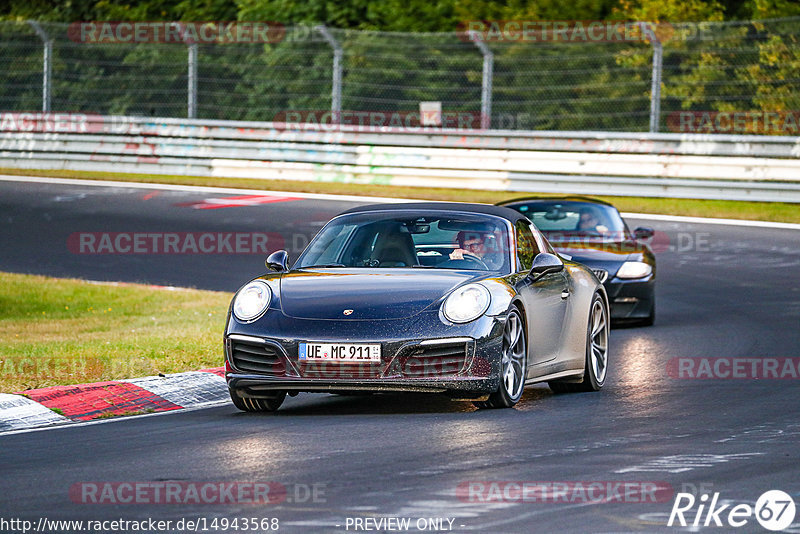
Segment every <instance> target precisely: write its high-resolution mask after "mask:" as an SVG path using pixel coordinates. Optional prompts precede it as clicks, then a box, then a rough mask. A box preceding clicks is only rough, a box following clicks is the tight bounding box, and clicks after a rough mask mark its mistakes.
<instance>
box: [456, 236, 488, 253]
mask: <svg viewBox="0 0 800 534" xmlns="http://www.w3.org/2000/svg"><path fill="white" fill-rule="evenodd" d="M461 248H463V249H464V250H466V251H467V252H468V253H470V254H473V255H475V256H478V257H481V256H483V254H484V247H483V240H482V239H480V238H476V239H466V240H464V244H463V245H462V246H461Z"/></svg>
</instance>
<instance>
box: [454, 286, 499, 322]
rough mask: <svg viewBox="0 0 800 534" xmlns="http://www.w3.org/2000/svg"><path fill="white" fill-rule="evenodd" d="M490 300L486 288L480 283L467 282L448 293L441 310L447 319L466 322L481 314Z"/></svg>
mask: <svg viewBox="0 0 800 534" xmlns="http://www.w3.org/2000/svg"><path fill="white" fill-rule="evenodd" d="M490 300H491V297H490V296H489V290H488V289H486V288H485V287H483V286H482V285H480V284H467V285H465V286H462V287H459V288H458V289H456V290H455V291H453V292H452V293H450V296H449V297H447V299H446V300H445V301H444V306H443V307H442V312H443V313H444V316H445V318H446V319H447V320H448V321H451V322H454V323H468V322H470V321H472V320H474V319H477V318H478V317H480V316H481V315H483V312H485V311H486V309H487V308H488V307H489V302H490Z"/></svg>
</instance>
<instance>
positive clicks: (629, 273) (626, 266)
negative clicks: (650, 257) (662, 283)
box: [617, 261, 653, 278]
mask: <svg viewBox="0 0 800 534" xmlns="http://www.w3.org/2000/svg"><path fill="white" fill-rule="evenodd" d="M652 272H653V268H652V267H651V266H650V264H648V263H644V262H642V261H626V262H625V263H623V264H622V267H620V268H619V271H617V278H644V277H645V276H648V275H649V274H650V273H652Z"/></svg>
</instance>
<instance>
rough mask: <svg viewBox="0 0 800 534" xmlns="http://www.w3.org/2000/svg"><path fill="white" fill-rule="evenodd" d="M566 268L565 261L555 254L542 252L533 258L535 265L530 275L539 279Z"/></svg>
mask: <svg viewBox="0 0 800 534" xmlns="http://www.w3.org/2000/svg"><path fill="white" fill-rule="evenodd" d="M562 269H564V263H563V262H562V261H561V260H560V259H559V258H558V256H556V255H554V254H548V253H547V252H540V253H539V254H537V255H536V257H535V258H533V267H531V272H530V273H529V274H528V277H530V278H533V279H539V278H541V277H542V276H544V275H546V274H549V273H557V272H559V271H561V270H562Z"/></svg>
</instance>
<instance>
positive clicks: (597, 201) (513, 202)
mask: <svg viewBox="0 0 800 534" xmlns="http://www.w3.org/2000/svg"><path fill="white" fill-rule="evenodd" d="M531 201H542V202H588V203H591V204H600V205H602V206H610V207H612V208H613V207H614V205H613V204H611V203H610V202H606V201H605V200H600V199H598V198H592V197H584V196H580V195H571V196H565V197H537V196H532V197H522V198H515V199H513V200H503V201H501V202H498V203H497V205H498V206H516V205H518V204H526V203H528V202H531Z"/></svg>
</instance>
